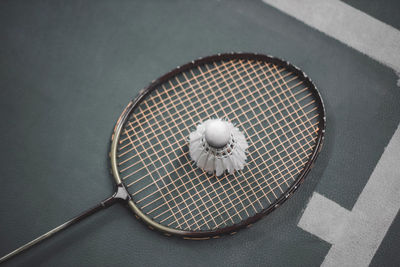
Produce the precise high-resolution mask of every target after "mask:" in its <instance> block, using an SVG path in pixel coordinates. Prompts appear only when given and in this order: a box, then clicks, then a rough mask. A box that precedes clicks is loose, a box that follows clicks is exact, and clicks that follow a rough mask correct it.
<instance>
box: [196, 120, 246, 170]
mask: <svg viewBox="0 0 400 267" xmlns="http://www.w3.org/2000/svg"><path fill="white" fill-rule="evenodd" d="M247 148H248V144H247V141H246V138H245V137H244V134H243V133H242V132H241V131H240V130H239V129H238V128H236V127H235V126H234V125H233V124H232V123H230V122H228V121H225V120H221V119H210V120H207V121H205V122H202V123H200V124H199V125H197V127H196V130H195V131H194V132H192V133H191V134H190V136H189V152H190V157H191V158H192V160H193V161H194V162H196V165H197V166H198V167H199V168H202V169H203V170H205V171H207V172H209V173H213V172H214V171H215V174H216V175H217V176H220V175H221V174H223V173H224V171H225V170H227V171H228V172H229V173H230V174H232V173H233V172H234V171H235V170H242V169H243V168H244V165H245V163H246V151H245V150H246V149H247Z"/></svg>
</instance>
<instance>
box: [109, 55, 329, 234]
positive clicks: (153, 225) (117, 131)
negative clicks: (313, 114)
mask: <svg viewBox="0 0 400 267" xmlns="http://www.w3.org/2000/svg"><path fill="white" fill-rule="evenodd" d="M234 59H246V60H261V61H265V62H268V63H273V64H275V65H277V66H279V67H284V68H286V69H287V70H289V71H291V72H292V73H294V74H295V75H297V76H298V78H299V79H300V80H301V81H303V82H304V84H305V85H306V86H307V87H308V88H309V90H310V92H312V94H313V96H314V97H315V99H316V102H317V106H318V111H319V112H318V114H319V124H318V132H317V134H318V136H317V139H316V145H315V147H314V150H313V152H312V154H311V157H310V159H309V161H308V162H307V164H306V165H305V167H304V168H303V170H302V172H301V173H300V174H299V175H298V177H297V178H296V179H295V182H294V183H293V184H292V185H291V186H290V187H289V188H288V189H287V190H286V192H285V193H283V194H282V195H281V196H280V197H279V198H278V199H277V200H275V202H274V203H272V204H271V205H269V206H268V207H267V208H265V209H263V210H261V211H260V212H259V213H257V214H255V215H254V216H252V217H249V218H247V219H245V220H243V221H241V222H239V223H237V224H234V225H231V226H228V227H225V228H221V229H217V230H215V231H185V230H180V229H175V228H170V227H167V226H165V225H162V224H160V223H158V222H156V221H154V220H152V219H151V218H150V217H149V216H147V215H146V214H145V213H143V212H142V211H141V210H140V208H139V207H138V206H137V205H136V204H135V203H134V201H133V200H132V199H131V198H130V199H128V206H129V207H130V209H131V210H132V211H133V212H134V213H135V214H136V216H137V218H139V219H141V220H142V221H143V222H144V223H145V224H147V226H148V227H149V228H150V229H152V230H153V229H155V230H158V231H160V232H162V233H163V234H164V235H167V236H171V235H174V236H181V237H183V238H185V239H209V238H218V237H219V236H220V235H223V234H234V233H236V232H237V231H238V230H239V229H242V228H245V227H249V226H251V225H252V224H253V223H255V222H256V221H258V220H259V219H261V218H262V217H264V216H266V215H268V214H269V213H271V212H272V211H274V210H275V209H276V208H277V207H279V206H280V205H282V204H283V203H284V202H285V201H286V200H287V199H288V198H289V197H291V196H292V195H293V193H294V192H295V191H296V190H297V189H298V188H299V186H300V185H301V184H302V183H303V182H304V179H305V177H306V176H307V175H308V173H309V172H310V170H311V169H312V167H313V166H314V162H315V160H316V159H317V157H318V154H319V153H320V151H321V149H322V145H323V141H324V136H325V128H326V111H325V106H324V103H323V100H322V97H321V95H320V93H319V91H318V89H317V87H316V86H315V84H314V83H313V82H312V80H311V79H310V78H309V77H308V76H307V75H306V74H305V73H304V72H303V71H302V70H300V68H298V67H296V66H294V65H292V64H291V63H289V62H288V61H285V60H282V59H279V58H276V57H273V56H270V55H264V54H257V53H241V52H239V53H235V52H232V53H224V54H216V55H212V56H208V57H204V58H199V59H197V60H194V61H191V62H189V63H187V64H185V65H183V66H178V67H176V68H175V69H173V70H172V71H170V72H168V73H167V74H165V75H163V76H161V77H160V78H158V79H156V80H154V81H152V82H151V83H150V85H148V86H147V87H145V88H144V89H142V90H141V91H140V92H139V94H138V96H137V97H136V98H135V99H134V100H132V101H130V102H129V103H128V105H127V106H126V108H125V110H124V111H123V113H122V114H121V116H120V117H119V119H118V121H117V123H116V125H115V127H114V131H113V134H112V137H111V148H110V153H109V156H110V164H111V172H112V175H113V177H114V179H115V181H116V183H117V185H120V184H123V182H122V179H121V177H120V175H119V171H118V167H117V166H118V164H117V150H118V142H119V137H120V135H121V131H122V129H123V127H124V124H125V122H126V121H127V119H128V118H129V115H130V114H131V112H132V111H133V110H135V108H136V107H137V106H138V105H139V104H140V103H141V102H142V101H143V100H144V99H145V98H146V96H147V95H148V94H149V93H150V92H152V91H153V90H155V89H156V88H157V87H158V86H159V85H161V84H163V83H164V82H165V81H168V80H169V79H170V78H172V77H174V76H176V75H177V74H179V73H181V72H184V71H186V70H189V69H191V68H193V67H196V66H199V65H202V64H206V63H209V62H215V61H221V60H234Z"/></svg>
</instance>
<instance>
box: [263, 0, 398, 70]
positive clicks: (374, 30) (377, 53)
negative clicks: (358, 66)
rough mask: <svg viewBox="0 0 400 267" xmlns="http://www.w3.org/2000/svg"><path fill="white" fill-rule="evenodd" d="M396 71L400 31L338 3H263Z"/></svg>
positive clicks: (323, 0)
mask: <svg viewBox="0 0 400 267" xmlns="http://www.w3.org/2000/svg"><path fill="white" fill-rule="evenodd" d="M263 2H264V3H267V4H269V5H271V6H273V7H275V8H277V9H279V10H281V11H282V12H284V13H287V14H288V15H290V16H293V17H295V18H297V19H298V20H300V21H302V22H304V23H305V24H307V25H309V26H311V27H313V28H315V29H317V30H319V31H321V32H323V33H325V34H327V35H329V36H331V37H333V38H335V39H337V40H339V41H341V42H342V43H344V44H346V45H348V46H350V47H353V48H354V49H356V50H358V51H360V52H361V53H364V54H366V55H368V56H370V57H371V58H373V59H375V60H377V61H379V62H381V63H382V64H384V65H387V66H389V67H390V68H392V69H394V70H395V71H398V72H399V71H400V31H398V30H396V29H395V28H393V27H392V26H390V25H387V24H385V23H383V22H381V21H379V20H377V19H375V18H373V17H371V16H369V15H367V14H365V13H363V12H361V11H359V10H357V9H355V8H353V7H351V6H349V5H347V4H345V3H343V2H341V1H338V0H263Z"/></svg>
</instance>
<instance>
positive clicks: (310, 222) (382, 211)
mask: <svg viewBox="0 0 400 267" xmlns="http://www.w3.org/2000/svg"><path fill="white" fill-rule="evenodd" d="M263 1H264V2H265V3H267V4H269V5H271V6H273V7H275V8H277V9H279V10H281V11H283V12H284V13H287V14H288V15H291V16H293V17H295V18H297V19H298V20H300V21H302V22H304V23H305V24H307V25H309V26H311V27H313V28H315V29H317V30H319V31H321V32H323V33H325V34H327V35H328V36H331V37H333V38H335V39H337V40H339V41H341V42H343V43H344V44H346V45H348V46H350V47H352V48H354V49H356V50H358V51H360V52H361V53H364V54H366V55H368V56H370V57H371V58H373V59H375V60H377V61H379V62H381V63H383V64H385V65H387V66H389V67H391V68H392V69H394V70H395V71H396V73H397V74H398V75H399V73H400V31H398V30H396V29H395V28H393V27H391V26H389V25H387V24H385V23H383V22H381V21H379V20H377V19H375V18H373V17H371V16H369V15H367V14H365V13H363V12H361V11H359V10H357V9H355V8H353V7H351V6H349V5H347V4H345V3H343V2H341V1H338V0H293V1H290V0H263ZM399 76H400V75H399ZM397 85H398V86H400V79H399V81H398V82H397ZM399 192H400V125H399V127H398V128H397V130H396V132H395V133H394V135H393V137H392V139H391V140H390V142H389V144H388V146H387V147H386V149H385V151H384V153H383V154H382V157H381V159H380V160H379V162H378V164H377V166H376V167H375V169H374V171H373V173H372V175H371V177H370V178H369V180H368V182H367V184H366V186H365V187H364V189H363V191H362V192H361V194H360V196H359V198H358V199H357V202H356V203H355V205H354V207H353V209H352V210H351V211H349V210H347V209H345V208H343V207H341V206H339V205H338V204H337V203H335V202H333V201H331V200H329V199H327V198H326V197H324V196H322V195H320V194H318V193H314V194H313V196H312V198H311V200H310V202H309V203H308V205H307V208H306V210H305V211H304V213H303V215H302V217H301V219H300V221H299V223H298V225H299V227H301V228H302V229H304V230H305V231H308V232H310V233H312V234H314V235H316V236H318V237H320V238H321V239H323V240H325V241H327V242H329V243H331V244H332V247H331V249H330V250H329V252H328V254H327V255H326V257H325V259H324V262H323V263H322V265H323V266H368V265H369V264H370V262H371V260H372V258H373V256H374V255H375V253H376V251H377V250H378V248H379V245H380V244H381V242H382V240H383V238H384V237H385V235H386V232H387V231H388V229H389V227H390V225H391V224H392V222H393V220H394V219H395V217H396V215H397V213H398V211H399V209H400V196H399Z"/></svg>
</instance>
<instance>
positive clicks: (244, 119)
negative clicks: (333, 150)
mask: <svg viewBox="0 0 400 267" xmlns="http://www.w3.org/2000/svg"><path fill="white" fill-rule="evenodd" d="M210 118H224V119H228V120H229V121H231V122H232V123H234V124H235V125H236V127H238V128H239V129H240V130H241V131H242V132H244V134H245V136H246V138H247V141H248V144H249V148H248V154H247V156H248V159H247V161H248V163H247V165H246V166H245V168H244V169H243V170H242V171H239V172H235V173H234V174H233V175H229V174H224V175H223V176H221V177H218V178H217V177H215V176H214V175H210V174H207V173H205V172H204V171H202V170H201V169H199V168H197V167H196V165H195V164H194V162H192V161H191V159H190V156H189V151H188V150H189V148H188V137H189V134H190V132H191V131H193V130H194V129H195V127H196V125H197V124H198V123H199V122H201V121H205V120H207V119H210ZM320 119H321V118H320V115H319V113H318V105H317V103H316V100H315V97H314V96H313V95H312V93H311V92H310V91H309V90H308V88H307V87H306V86H305V84H304V82H303V81H302V80H300V79H299V78H298V76H297V75H295V74H294V73H292V72H290V71H288V70H287V69H286V68H283V67H279V66H278V65H275V64H272V63H268V62H264V61H256V60H250V59H230V60H220V61H215V62H211V63H207V64H202V65H199V66H195V67H193V68H192V69H190V70H187V71H184V72H181V73H179V74H177V75H176V76H174V77H173V78H171V79H169V80H168V81H167V82H165V83H163V84H161V85H160V86H158V87H157V88H156V89H155V90H153V91H152V92H151V93H150V94H149V95H148V96H147V97H146V98H145V99H144V100H143V101H142V102H140V104H139V105H138V106H137V107H136V108H135V109H134V110H133V111H132V114H131V115H130V117H129V119H128V120H127V121H126V123H125V124H124V126H123V129H122V132H121V135H120V139H119V144H118V154H117V162H118V168H119V172H120V176H121V178H122V180H123V182H124V183H125V184H126V186H127V188H128V191H129V193H130V194H131V195H132V199H133V201H134V202H135V204H136V205H137V206H138V207H139V208H140V209H141V210H142V212H143V213H145V214H146V215H147V216H149V217H150V218H152V219H153V220H154V221H156V222H158V223H161V224H163V225H165V226H168V227H170V228H175V229H182V230H185V231H212V230H215V229H220V228H225V227H228V226H231V225H234V224H237V223H239V222H241V221H243V220H245V219H247V218H249V217H251V216H254V215H255V214H257V213H259V212H260V211H262V210H263V209H265V208H267V207H269V206H270V205H273V204H274V202H275V201H276V200H277V199H278V198H279V197H280V196H282V195H283V194H284V192H285V191H287V190H288V189H289V187H291V185H292V184H293V183H294V182H295V180H296V178H297V177H298V175H299V173H300V172H301V171H302V170H303V168H304V166H305V165H306V163H307V162H308V160H309V159H310V157H311V154H312V152H313V150H314V148H315V146H316V140H317V136H318V135H317V132H318V123H319V121H320Z"/></svg>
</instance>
